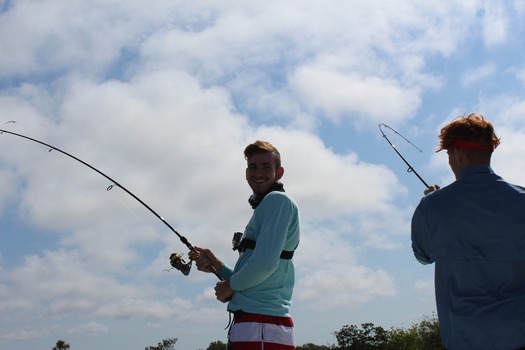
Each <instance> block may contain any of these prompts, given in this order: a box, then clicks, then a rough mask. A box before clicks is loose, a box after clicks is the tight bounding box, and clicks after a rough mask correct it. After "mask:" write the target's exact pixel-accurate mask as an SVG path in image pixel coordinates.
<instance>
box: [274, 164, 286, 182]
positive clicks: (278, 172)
mask: <svg viewBox="0 0 525 350" xmlns="http://www.w3.org/2000/svg"><path fill="white" fill-rule="evenodd" d="M283 175H284V168H283V167H280V168H279V169H277V170H276V171H275V178H276V179H277V180H280V179H281V177H283Z"/></svg>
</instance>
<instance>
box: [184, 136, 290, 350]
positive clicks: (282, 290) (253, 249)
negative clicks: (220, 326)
mask: <svg viewBox="0 0 525 350" xmlns="http://www.w3.org/2000/svg"><path fill="white" fill-rule="evenodd" d="M244 156H245V159H246V160H247V163H248V166H247V168H246V181H248V185H249V186H250V187H251V189H252V191H253V195H252V196H251V197H250V199H249V202H250V204H251V205H252V208H253V209H254V212H253V215H252V217H251V219H250V221H249V222H248V225H247V226H246V228H245V231H244V235H243V240H242V241H241V244H240V246H239V247H238V249H239V253H240V255H239V259H238V261H237V263H236V264H235V267H234V268H233V269H232V268H230V267H229V266H227V265H225V264H224V263H223V262H222V261H221V260H219V259H218V258H217V257H216V256H215V255H214V254H213V253H212V252H211V251H210V250H209V249H204V248H200V247H195V251H194V252H191V253H190V258H192V259H194V260H195V261H196V265H197V268H198V269H199V270H201V271H204V272H214V273H218V275H219V276H220V277H221V278H222V279H223V281H220V282H218V283H217V285H216V286H215V295H216V297H217V299H218V300H219V301H221V302H228V311H229V312H231V313H233V315H234V319H233V324H232V325H231V327H230V330H229V332H228V346H229V349H233V350H248V349H249V350H257V349H260V350H262V349H264V350H292V349H295V341H294V328H293V321H292V318H291V317H290V304H291V298H292V292H293V288H294V284H295V271H294V264H293V260H292V256H293V252H294V250H295V249H296V248H297V246H298V244H299V231H300V227H299V226H300V225H299V210H298V207H297V204H296V203H295V201H294V200H293V199H292V198H291V197H290V196H289V195H288V194H287V193H285V192H284V187H283V185H282V184H281V183H280V182H279V180H280V179H281V177H282V176H283V174H284V168H283V167H282V166H281V156H280V154H279V152H278V151H277V149H276V148H275V147H274V146H273V145H272V144H270V143H269V142H265V141H256V142H255V143H253V144H250V145H248V146H247V147H246V149H245V150H244Z"/></svg>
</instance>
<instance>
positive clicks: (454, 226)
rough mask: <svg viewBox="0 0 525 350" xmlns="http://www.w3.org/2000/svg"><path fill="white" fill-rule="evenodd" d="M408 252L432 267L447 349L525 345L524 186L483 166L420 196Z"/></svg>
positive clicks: (493, 348) (471, 167) (518, 346)
mask: <svg viewBox="0 0 525 350" xmlns="http://www.w3.org/2000/svg"><path fill="white" fill-rule="evenodd" d="M412 248H413V251H414V255H415V257H416V258H417V259H418V260H419V261H420V262H421V263H424V264H427V263H434V262H435V293H436V302H437V310H438V317H439V323H440V329H441V337H442V340H443V344H444V345H445V347H446V348H447V349H449V350H456V349H477V350H479V349H487V350H489V349H490V350H497V349H502V350H511V349H517V348H520V347H525V189H524V188H523V187H519V186H515V185H511V184H509V183H507V182H506V181H504V180H503V179H502V178H501V177H500V176H498V175H496V174H495V173H494V172H493V171H492V169H491V168H490V167H489V166H485V165H473V166H470V167H467V168H466V169H464V170H463V171H462V172H461V174H460V176H459V178H458V179H457V180H456V181H455V182H453V183H452V184H450V185H448V186H446V187H444V188H442V189H440V190H438V191H435V192H433V193H431V194H429V195H427V196H426V197H424V198H422V199H421V202H420V203H419V205H418V207H417V208H416V210H415V212H414V216H413V218H412Z"/></svg>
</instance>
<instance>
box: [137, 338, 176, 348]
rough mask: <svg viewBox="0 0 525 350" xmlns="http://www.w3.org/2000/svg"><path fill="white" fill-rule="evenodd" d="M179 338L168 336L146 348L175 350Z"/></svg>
mask: <svg viewBox="0 0 525 350" xmlns="http://www.w3.org/2000/svg"><path fill="white" fill-rule="evenodd" d="M177 340H178V338H168V339H164V340H162V342H160V343H159V344H158V345H157V346H148V347H146V348H145V349H146V350H175V343H176V342H177Z"/></svg>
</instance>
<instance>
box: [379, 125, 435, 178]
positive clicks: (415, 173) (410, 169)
mask: <svg viewBox="0 0 525 350" xmlns="http://www.w3.org/2000/svg"><path fill="white" fill-rule="evenodd" d="M381 127H385V128H387V129H390V130H392V131H393V132H394V133H396V134H397V135H398V136H400V137H401V138H402V139H403V140H405V141H406V142H408V143H409V144H411V145H412V146H413V147H414V148H416V149H417V150H418V151H419V152H420V153H423V151H421V150H420V149H419V148H418V147H417V146H416V145H414V144H413V143H412V142H410V141H409V140H408V139H407V138H406V137H404V136H403V135H401V134H400V133H398V132H397V131H396V130H394V129H392V128H391V127H389V126H388V125H386V124H383V123H379V131H381V134H383V137H384V138H385V140H386V141H387V142H388V144H389V145H390V147H392V149H393V150H394V151H396V153H397V155H398V156H399V157H400V158H401V159H402V160H403V162H405V164H406V165H407V166H408V169H407V172H408V173H414V175H416V176H417V178H418V179H419V180H420V181H421V182H422V183H423V185H425V186H426V188H429V187H430V186H429V185H427V183H426V182H425V180H423V179H422V178H421V176H419V174H418V173H417V172H416V170H415V169H414V167H412V165H410V163H408V162H407V160H406V159H405V157H403V156H402V155H401V153H399V151H398V150H397V148H396V146H394V144H393V143H392V142H390V139H389V138H388V137H387V136H386V134H385V132H384V131H383V129H381Z"/></svg>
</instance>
